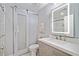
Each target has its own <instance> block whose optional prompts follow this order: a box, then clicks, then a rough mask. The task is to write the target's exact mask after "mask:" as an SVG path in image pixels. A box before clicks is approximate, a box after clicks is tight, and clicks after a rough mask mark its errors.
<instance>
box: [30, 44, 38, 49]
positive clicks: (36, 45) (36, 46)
mask: <svg viewBox="0 0 79 59" xmlns="http://www.w3.org/2000/svg"><path fill="white" fill-rule="evenodd" d="M29 48H30V49H37V48H39V45H38V44H33V45H31V46H30V47H29Z"/></svg>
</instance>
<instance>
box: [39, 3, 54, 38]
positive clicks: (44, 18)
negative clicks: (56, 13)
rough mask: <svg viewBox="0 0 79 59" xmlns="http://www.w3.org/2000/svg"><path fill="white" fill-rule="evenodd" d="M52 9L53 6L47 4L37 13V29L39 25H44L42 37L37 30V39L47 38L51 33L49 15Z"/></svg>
mask: <svg viewBox="0 0 79 59" xmlns="http://www.w3.org/2000/svg"><path fill="white" fill-rule="evenodd" d="M52 9H53V4H48V5H47V6H45V7H44V8H42V9H41V10H40V11H39V13H38V14H39V29H40V25H41V23H44V35H42V34H41V33H40V30H39V37H47V36H48V35H49V32H50V31H51V29H50V16H49V15H50V12H51V10H52ZM41 35H42V36H41Z"/></svg>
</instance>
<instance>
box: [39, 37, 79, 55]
mask: <svg viewBox="0 0 79 59" xmlns="http://www.w3.org/2000/svg"><path fill="white" fill-rule="evenodd" d="M38 41H41V42H43V43H46V44H48V45H50V46H51V47H55V48H57V49H59V50H61V51H63V52H66V53H68V54H70V55H73V56H79V45H78V44H73V43H69V42H66V41H61V40H57V39H53V38H42V39H38Z"/></svg>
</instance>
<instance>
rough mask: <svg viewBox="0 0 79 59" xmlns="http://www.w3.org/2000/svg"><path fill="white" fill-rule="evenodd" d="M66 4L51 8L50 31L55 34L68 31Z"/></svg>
mask: <svg viewBox="0 0 79 59" xmlns="http://www.w3.org/2000/svg"><path fill="white" fill-rule="evenodd" d="M68 12H69V9H68V4H64V5H62V6H59V7H57V8H55V9H54V10H52V32H53V33H57V34H60V33H61V34H67V33H69V22H68Z"/></svg>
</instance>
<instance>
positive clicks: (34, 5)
mask: <svg viewBox="0 0 79 59" xmlns="http://www.w3.org/2000/svg"><path fill="white" fill-rule="evenodd" d="M10 5H16V6H17V7H19V8H22V9H28V10H30V11H33V12H38V11H39V10H40V9H42V8H43V7H45V6H46V5H47V3H10Z"/></svg>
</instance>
